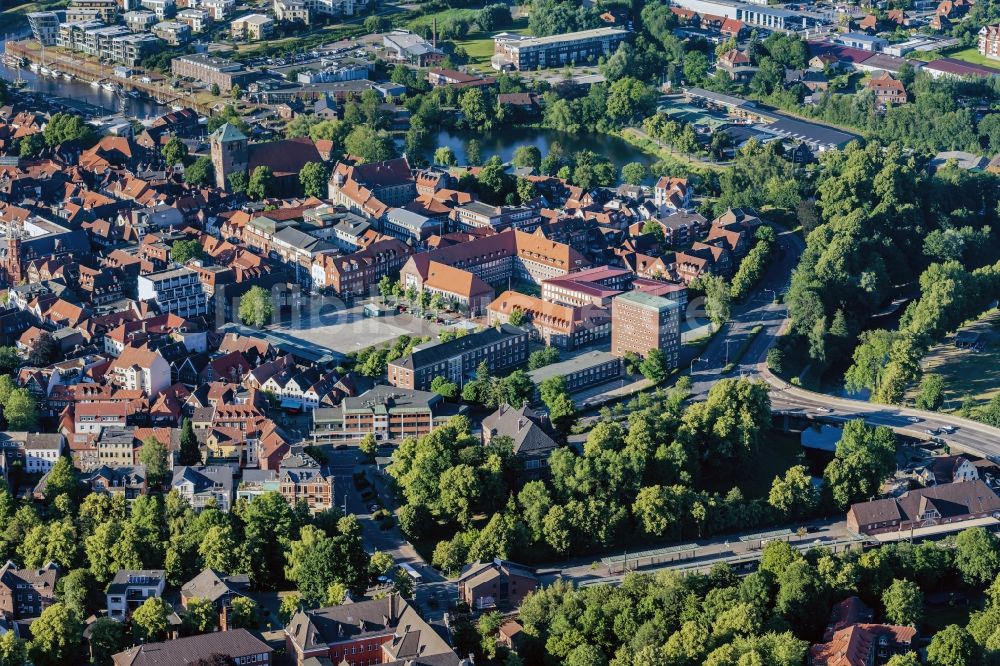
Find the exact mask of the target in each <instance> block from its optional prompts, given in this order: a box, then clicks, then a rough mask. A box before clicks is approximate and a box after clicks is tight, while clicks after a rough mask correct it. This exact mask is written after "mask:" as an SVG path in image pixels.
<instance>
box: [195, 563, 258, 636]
mask: <svg viewBox="0 0 1000 666" xmlns="http://www.w3.org/2000/svg"><path fill="white" fill-rule="evenodd" d="M249 589H250V578H249V577H248V576H247V575H246V574H234V575H228V574H223V573H219V572H218V571H215V570H214V569H211V568H209V569H205V570H204V571H202V572H201V573H200V574H198V575H197V576H195V577H194V578H192V579H191V580H189V581H188V582H186V583H185V584H184V585H183V586H182V587H181V606H183V607H184V608H187V607H188V604H190V603H191V601H192V600H194V599H202V600H208V601H210V602H212V607H213V608H215V611H216V612H217V613H218V614H219V622H218V628H219V631H228V630H229V629H231V628H232V627H231V626H230V623H229V613H230V611H231V610H232V605H233V599H236V598H237V597H245V596H246V595H247V591H248V590H249Z"/></svg>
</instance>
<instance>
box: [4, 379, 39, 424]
mask: <svg viewBox="0 0 1000 666" xmlns="http://www.w3.org/2000/svg"><path fill="white" fill-rule="evenodd" d="M3 415H4V418H5V419H6V420H7V426H8V428H9V429H10V430H27V431H29V432H36V431H37V430H38V403H37V402H36V401H35V398H34V396H32V395H31V393H29V392H28V389H26V388H17V389H14V390H13V391H11V392H10V395H9V396H7V399H6V400H5V401H4V403H3Z"/></svg>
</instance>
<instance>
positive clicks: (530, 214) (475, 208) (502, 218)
mask: <svg viewBox="0 0 1000 666" xmlns="http://www.w3.org/2000/svg"><path fill="white" fill-rule="evenodd" d="M541 219H542V218H541V217H540V216H539V215H538V213H536V212H535V210H534V209H532V208H529V207H528V206H491V205H489V204H486V203H483V202H481V201H472V202H470V203H467V204H465V205H464V206H457V207H456V208H455V209H454V210H453V211H452V213H451V220H452V225H451V226H452V230H453V231H473V232H475V231H482V230H483V229H490V230H493V231H503V230H504V229H510V228H514V229H522V230H526V231H532V230H534V229H535V228H537V227H538V225H539V223H540V222H541Z"/></svg>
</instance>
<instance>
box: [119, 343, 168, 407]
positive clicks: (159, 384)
mask: <svg viewBox="0 0 1000 666" xmlns="http://www.w3.org/2000/svg"><path fill="white" fill-rule="evenodd" d="M107 375H108V377H109V379H110V381H111V383H112V384H114V385H115V386H120V387H121V388H123V389H126V390H129V391H142V392H143V393H145V394H146V395H147V396H150V397H152V396H156V395H158V394H159V393H161V392H162V391H164V390H165V389H166V388H167V387H168V386H170V384H171V383H172V382H171V376H170V365H169V364H168V363H167V361H166V360H165V359H164V358H163V356H162V355H161V354H160V353H159V352H158V351H151V350H150V349H149V348H148V346H146V347H143V348H136V347H126V348H124V349H122V352H121V354H120V355H119V356H118V358H116V359H115V360H114V361H112V363H111V365H110V366H109V367H108V372H107Z"/></svg>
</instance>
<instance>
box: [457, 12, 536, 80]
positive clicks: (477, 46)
mask: <svg viewBox="0 0 1000 666" xmlns="http://www.w3.org/2000/svg"><path fill="white" fill-rule="evenodd" d="M497 32H500V31H497ZM503 32H516V33H518V34H519V35H527V34H528V19H527V17H521V18H519V19H515V20H514V23H513V24H512V25H511V26H510V27H509V28H505V29H504V30H503ZM494 34H495V33H492V32H490V33H487V32H473V33H470V34H469V35H468V36H467V37H466V38H465V39H460V40H457V41H456V42H455V45H456V46H461V47H462V48H463V49H465V52H466V53H468V54H469V64H470V65H472V66H474V67H476V68H478V69H481V70H483V71H488V70H490V69H491V67H490V58H492V57H493V35H494Z"/></svg>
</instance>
